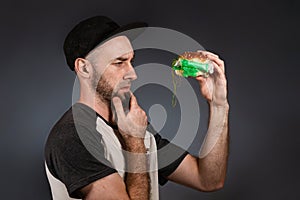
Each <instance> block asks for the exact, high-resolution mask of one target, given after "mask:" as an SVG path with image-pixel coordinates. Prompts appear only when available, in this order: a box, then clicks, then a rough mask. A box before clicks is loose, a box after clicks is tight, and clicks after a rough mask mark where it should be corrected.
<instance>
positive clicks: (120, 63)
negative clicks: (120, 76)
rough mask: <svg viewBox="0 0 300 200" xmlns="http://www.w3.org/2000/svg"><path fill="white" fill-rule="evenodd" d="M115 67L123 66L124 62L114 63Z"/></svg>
mask: <svg viewBox="0 0 300 200" xmlns="http://www.w3.org/2000/svg"><path fill="white" fill-rule="evenodd" d="M114 64H115V65H122V64H123V62H116V63H114Z"/></svg>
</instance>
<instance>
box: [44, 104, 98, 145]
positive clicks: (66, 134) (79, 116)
mask: <svg viewBox="0 0 300 200" xmlns="http://www.w3.org/2000/svg"><path fill="white" fill-rule="evenodd" d="M96 117H97V116H96V113H95V112H94V111H93V110H92V109H91V108H89V107H88V106H86V105H84V104H80V103H76V104H74V105H73V106H71V107H70V108H69V109H68V110H67V111H66V112H65V113H64V114H63V115H62V116H61V118H60V119H59V120H58V121H57V122H56V123H55V124H54V126H53V127H52V129H51V131H50V133H49V135H48V138H47V141H46V146H45V148H46V149H47V148H52V147H53V146H56V147H59V146H60V145H61V144H67V143H68V142H72V143H74V142H76V141H78V142H79V140H80V135H79V134H81V133H82V134H81V135H83V133H84V135H87V136H88V135H89V134H87V132H95V130H96Z"/></svg>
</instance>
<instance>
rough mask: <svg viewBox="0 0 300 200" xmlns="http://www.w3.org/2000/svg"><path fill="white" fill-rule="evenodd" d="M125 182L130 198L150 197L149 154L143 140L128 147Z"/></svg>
mask: <svg viewBox="0 0 300 200" xmlns="http://www.w3.org/2000/svg"><path fill="white" fill-rule="evenodd" d="M126 151H127V152H126V155H125V159H126V168H127V169H126V170H127V174H126V179H125V184H126V188H127V193H128V195H129V197H130V199H134V200H137V199H139V200H147V199H149V191H150V184H149V183H150V179H149V173H148V172H147V169H148V168H147V154H146V148H145V146H144V143H143V140H142V139H141V140H140V142H138V143H136V144H135V145H131V146H128V147H127V148H126Z"/></svg>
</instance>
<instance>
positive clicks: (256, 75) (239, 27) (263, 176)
mask: <svg viewBox="0 0 300 200" xmlns="http://www.w3.org/2000/svg"><path fill="white" fill-rule="evenodd" d="M0 10H1V12H0V21H1V37H0V40H1V48H0V51H1V53H0V55H1V69H2V71H1V84H0V94H1V99H0V102H1V104H0V109H1V115H0V130H1V140H0V149H1V151H0V159H1V165H0V166H1V170H0V177H1V179H0V188H1V189H0V196H1V199H13V200H15V199H16V200H17V199H38V200H40V199H42V200H44V199H51V196H50V190H49V187H48V183H47V179H46V176H45V173H44V167H43V147H44V143H45V140H46V137H47V134H48V133H49V130H50V129H51V127H52V125H53V124H54V123H55V121H56V120H57V119H58V118H59V116H60V115H61V114H62V113H63V112H64V111H65V110H66V109H67V108H68V107H69V106H70V105H71V103H72V99H71V96H72V86H73V83H74V78H75V77H74V74H73V73H71V72H70V71H69V69H68V68H67V65H66V63H65V60H64V56H63V52H62V43H63V40H64V37H65V35H66V34H67V32H68V31H69V30H70V29H71V28H72V27H73V26H74V24H75V23H77V22H78V21H80V20H82V19H83V18H86V17H90V16H93V15H98V14H102V15H108V16H110V17H112V18H113V19H114V20H116V21H118V22H119V23H120V24H125V23H128V22H131V21H136V20H142V21H147V22H148V23H149V24H150V26H159V27H165V28H171V29H174V30H177V31H180V32H183V33H185V34H187V35H189V36H191V37H192V38H194V39H196V40H197V41H198V42H199V43H200V44H202V45H203V46H204V47H205V48H206V49H208V50H211V51H213V52H216V53H218V54H219V55H220V56H221V57H222V58H223V59H224V60H225V62H226V69H227V77H228V87H229V101H230V105H231V110H230V134H231V154H230V159H229V169H228V177H227V180H226V185H225V188H224V189H223V190H221V191H218V192H214V193H201V192H197V191H194V190H192V189H189V188H186V187H183V186H178V185H176V184H173V183H168V184H167V185H166V186H164V187H161V190H160V195H161V199H231V200H236V199H238V200H253V199H278V200H279V199H299V198H300V195H299V192H298V191H299V189H298V188H299V186H300V182H299V178H300V173H299V168H300V165H299V162H298V159H299V153H300V150H299V149H300V148H299V145H300V136H299V119H300V118H299V112H300V106H299V89H298V88H299V86H300V84H299V83H300V81H299V73H300V68H299V60H298V59H299V56H300V54H299V53H300V49H299V33H300V32H299V20H300V16H299V15H300V14H299V13H300V12H299V10H300V3H299V1H296V0H273V1H272V0H267V1H258V0H254V1H250V0H248V1H200V0H198V1H196V0H194V1H162V0H160V1H153V0H152V1H111V2H108V1H105V2H104V1H96V0H93V1H92V0H86V1H80V0H72V1H71V0H65V1H55V0H52V1H37V0H28V1H2V2H1V8H0ZM149 53H150V54H151V52H149ZM141 54H142V55H143V56H141V58H144V59H145V61H141V60H142V59H141V58H140V59H141V60H139V62H147V59H149V61H151V62H154V61H156V60H155V59H156V57H154V58H153V57H152V58H150V57H149V56H148V57H147V55H146V54H145V52H144V53H142V52H141ZM157 54H158V53H157V52H156V55H157ZM161 55H162V54H161ZM161 58H162V57H160V56H157V59H158V61H157V62H162V63H163V62H166V61H163V60H161V61H160V60H159V59H161ZM191 84H192V85H194V87H195V88H197V85H196V83H195V82H193V81H191ZM149 87H150V86H149ZM148 89H149V88H148ZM155 91H157V90H156V89H155V87H152V91H151V87H150V93H153V92H155ZM141 94H142V93H141ZM152 96H153V94H152ZM141 98H142V97H141ZM297 100H298V101H297ZM199 101H200V104H201V112H202V113H201V119H203V120H202V121H201V128H200V129H201V130H202V129H203V130H205V126H206V120H205V117H206V116H207V107H206V103H205V102H204V101H203V99H201V98H200V97H199ZM162 102H163V103H165V104H169V103H170V101H169V99H164V100H162ZM150 103H151V102H150ZM144 106H146V105H144ZM168 126H172V125H168ZM167 128H168V127H167ZM201 130H200V131H199V135H198V136H197V138H196V141H195V142H194V143H193V145H192V146H191V149H190V150H191V152H197V149H198V148H199V146H200V144H199V143H200V141H201V139H202V138H203V134H204V131H201Z"/></svg>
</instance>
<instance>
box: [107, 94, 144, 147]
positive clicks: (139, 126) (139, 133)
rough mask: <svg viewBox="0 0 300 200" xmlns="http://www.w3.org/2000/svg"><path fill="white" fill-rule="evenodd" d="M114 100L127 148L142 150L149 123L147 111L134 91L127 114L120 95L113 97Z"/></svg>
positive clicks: (119, 125) (118, 121) (121, 132)
mask: <svg viewBox="0 0 300 200" xmlns="http://www.w3.org/2000/svg"><path fill="white" fill-rule="evenodd" d="M112 101H113V104H114V106H115V109H116V115H117V119H118V120H117V125H118V129H119V132H120V134H121V136H122V138H123V140H124V142H125V145H126V147H125V148H126V149H127V150H129V151H134V152H135V151H139V152H140V151H141V149H140V147H141V145H142V146H144V145H143V141H144V137H145V133H146V128H147V123H148V121H147V115H146V113H145V111H144V110H143V109H142V108H141V107H140V106H139V105H138V103H137V100H136V97H135V96H134V95H133V94H132V93H131V99H130V110H129V112H128V113H127V115H126V114H125V112H124V109H123V106H122V102H121V99H120V98H119V97H113V99H112ZM138 147H139V148H138ZM138 149H139V150H138Z"/></svg>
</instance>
